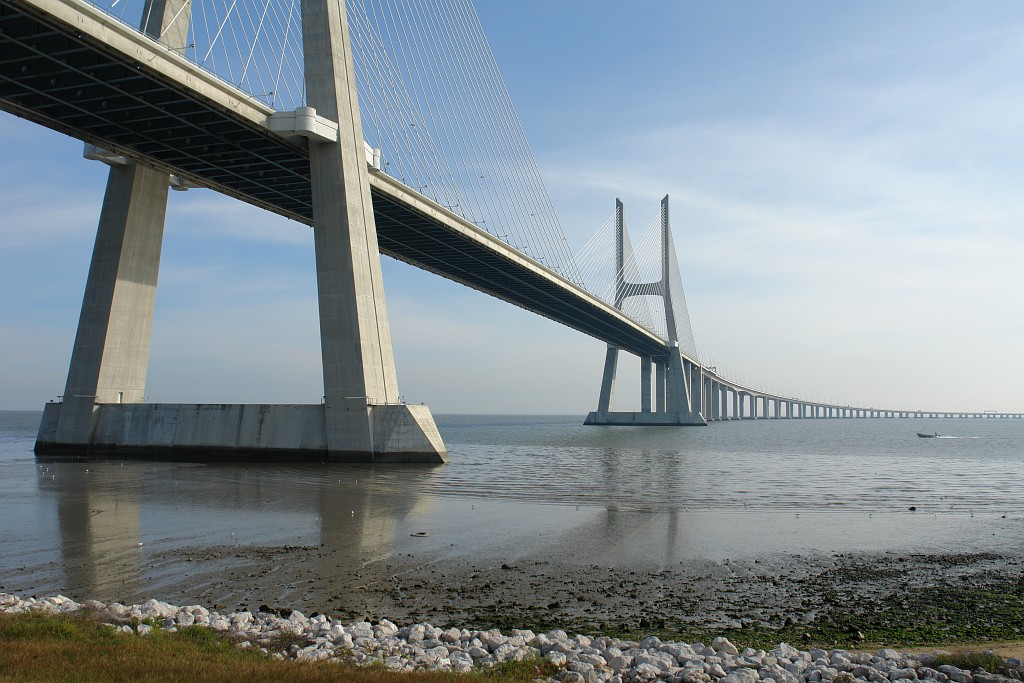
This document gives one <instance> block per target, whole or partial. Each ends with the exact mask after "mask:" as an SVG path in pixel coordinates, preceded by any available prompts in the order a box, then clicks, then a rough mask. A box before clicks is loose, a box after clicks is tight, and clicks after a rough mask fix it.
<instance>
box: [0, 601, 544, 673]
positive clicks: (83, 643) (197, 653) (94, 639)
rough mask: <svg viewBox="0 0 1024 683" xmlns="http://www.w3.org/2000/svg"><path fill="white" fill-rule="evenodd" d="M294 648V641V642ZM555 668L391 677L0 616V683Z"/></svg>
mask: <svg viewBox="0 0 1024 683" xmlns="http://www.w3.org/2000/svg"><path fill="white" fill-rule="evenodd" d="M295 644H299V643H295ZM556 672H557V669H555V668H553V667H552V666H551V665H550V664H548V663H547V662H545V661H543V660H540V659H537V660H530V661H524V662H506V663H503V664H499V665H498V666H496V667H494V668H492V669H490V670H487V671H483V672H476V673H473V674H456V673H446V672H416V673H395V672H390V671H387V670H386V669H384V668H383V667H382V666H377V667H365V668H358V667H355V666H353V665H351V664H344V663H337V662H294V661H288V660H285V661H280V660H275V659H273V658H271V657H269V656H267V655H265V654H263V653H262V652H259V651H258V650H242V649H239V648H238V647H237V646H236V644H235V642H234V641H232V640H231V639H230V638H229V637H227V636H226V635H224V634H221V633H217V632H215V631H212V630H210V629H207V628H204V627H201V626H190V627H183V628H179V629H178V631H177V632H176V633H167V632H164V631H161V630H160V629H155V630H154V631H153V632H152V634H151V635H150V636H147V637H140V636H136V635H132V634H126V633H120V632H118V631H115V630H114V629H111V628H110V627H108V626H104V625H103V624H101V623H100V622H98V621H95V620H94V619H92V618H90V617H88V616H78V615H73V616H66V615H47V614H43V613H38V612H35V613H28V614H0V681H45V682H60V683H70V682H76V681H90V682H97V683H105V682H107V681H110V682H113V681H256V682H259V681H268V682H269V681H286V682H288V681H301V682H306V681H309V682H320V681H349V682H352V683H442V682H445V681H469V682H470V683H472V682H473V681H487V682H494V683H520V682H526V681H531V680H532V679H534V678H536V677H537V676H540V675H553V674H554V673H556Z"/></svg>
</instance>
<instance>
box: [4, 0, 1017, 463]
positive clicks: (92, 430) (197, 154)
mask: <svg viewBox="0 0 1024 683" xmlns="http://www.w3.org/2000/svg"><path fill="white" fill-rule="evenodd" d="M354 2H355V6H356V10H357V12H363V14H357V16H356V17H355V19H359V17H363V19H361V20H362V21H365V17H366V15H365V8H364V7H363V6H362V4H361V2H359V1H358V0H350V2H349V3H348V4H349V5H350V6H351V5H353V3H354ZM233 6H234V5H232V7H233ZM291 6H292V7H299V6H301V7H300V9H301V26H302V28H301V35H302V41H301V42H302V46H301V50H302V53H303V57H304V60H303V61H304V64H303V69H302V77H303V84H302V85H303V88H304V91H305V97H304V98H303V99H302V101H298V102H295V103H294V104H298V105H300V106H296V107H294V108H291V109H287V110H281V109H278V108H276V107H275V106H272V105H271V104H270V103H268V102H266V101H264V100H265V99H266V98H265V97H264V98H262V99H261V98H260V97H258V96H255V95H253V94H252V93H251V92H247V91H246V90H244V89H243V88H240V87H238V86H237V85H233V84H232V83H230V82H229V81H228V80H226V79H225V78H222V77H220V76H218V75H215V74H214V73H211V72H210V71H209V70H208V69H206V68H204V67H203V66H200V65H199V64H197V63H196V61H195V60H193V59H189V58H187V57H186V56H185V54H184V53H183V52H184V51H183V49H182V48H180V47H178V46H180V45H186V44H188V41H189V40H193V41H194V39H195V30H196V29H195V23H196V20H195V18H194V17H193V18H192V20H191V21H188V18H189V17H190V15H191V14H194V12H195V9H194V8H192V6H191V2H190V1H189V0H147V2H146V3H145V6H144V8H143V11H142V19H141V21H140V28H138V29H136V28H135V27H134V26H132V25H129V24H128V23H125V22H124V21H122V20H120V19H118V18H117V17H114V16H112V15H111V14H110V13H108V12H106V11H104V10H103V9H101V8H99V7H97V6H95V5H93V4H90V3H89V2H84V1H83V0H2V1H0V108H2V109H4V110H6V111H8V112H11V113H13V114H16V115H18V116H21V117H24V118H26V119H29V120H32V121H34V122H37V123H39V124H41V125H44V126H46V127H48V128H51V129H53V130H56V131H60V132H62V133H65V134H68V135H70V136H73V137H76V138H78V139H80V140H82V141H84V142H85V143H87V147H88V150H89V156H91V157H93V158H97V159H100V160H103V161H105V162H107V163H108V164H110V165H111V172H110V173H111V175H110V181H109V183H108V188H107V195H106V198H105V200H104V208H103V213H102V214H101V217H100V227H99V231H98V235H97V242H96V248H95V251H94V254H93V262H92V266H91V268H90V274H89V281H88V283H87V289H86V295H85V301H84V303H83V309H82V317H81V320H80V323H79V330H78V335H77V337H76V342H75V349H74V352H73V356H72V362H71V368H70V370H69V377H68V384H67V387H66V388H65V392H64V394H63V397H62V399H63V400H62V402H60V403H54V404H49V405H48V406H47V409H46V413H45V415H44V419H43V424H42V425H41V427H40V437H39V442H38V443H37V452H39V453H41V454H45V453H49V454H68V453H70V454H81V453H83V452H84V453H92V454H102V453H107V452H116V453H124V452H128V451H131V452H140V453H151V454H154V455H157V456H160V457H164V456H167V455H171V456H173V457H198V458H205V457H212V456H215V455H218V454H219V455H221V456H224V455H229V456H232V457H236V456H237V457H242V456H245V457H252V456H254V455H255V456H265V457H282V456H285V455H288V456H296V457H325V458H330V459H336V460H370V461H379V460H426V461H438V460H443V459H444V458H445V449H444V446H443V443H442V441H441V439H440V436H439V435H438V434H437V430H436V427H434V424H433V419H432V417H431V416H430V413H429V410H427V409H426V408H425V407H423V406H405V405H403V404H400V403H399V402H398V392H397V378H396V376H395V371H394V365H393V359H392V357H391V341H390V331H389V329H388V325H387V318H386V304H385V302H384V298H383V289H382V284H381V275H380V265H379V257H378V256H377V253H376V252H377V251H378V250H379V252H381V253H384V254H387V255H390V256H393V257H395V258H397V259H400V260H402V261H405V262H407V263H410V264H412V265H415V266H417V267H420V268H423V269H425V270H428V271H431V272H433V273H436V274H438V275H441V276H443V277H446V278H449V279H451V280H454V281H456V282H459V283H461V284H464V285H466V286H469V287H472V288H474V289H477V290H480V291H482V292H485V293H487V294H490V295H491V296H495V297H497V298H499V299H502V300H505V301H507V302H509V303H512V304H514V305H516V306H520V307H522V308H524V309H527V310H529V311H532V312H534V313H537V314H539V315H543V316H545V317H547V318H550V319H552V320H554V321H557V322H559V323H562V324H564V325H567V326H569V327H571V328H574V329H576V330H579V331H580V332H583V333H585V334H587V335H590V336H592V337H595V338H597V339H600V340H602V341H604V342H606V343H607V344H608V353H607V357H606V364H605V374H604V380H603V382H602V389H601V394H600V397H599V400H598V409H597V410H596V411H594V412H593V413H591V414H590V416H588V418H587V421H588V423H590V424H606V425H682V424H706V423H707V422H709V421H718V420H731V419H758V418H869V417H910V416H914V417H922V416H937V415H943V416H954V415H955V416H961V417H968V416H971V417H1021V415H1020V414H992V413H961V412H950V411H936V410H927V411H906V410H894V409H887V408H884V407H879V408H876V407H868V406H860V407H858V406H848V405H836V404H827V403H821V402H815V401H807V400H801V399H799V398H796V397H787V396H781V395H775V394H771V393H766V392H763V391H758V390H755V389H753V388H751V387H747V386H744V385H742V384H740V383H738V382H735V381H732V380H730V379H729V378H727V377H724V376H721V375H720V374H718V372H717V370H715V369H714V368H710V367H706V366H705V365H703V364H702V363H701V362H700V361H699V360H698V358H697V353H696V349H695V347H694V344H693V338H692V332H691V330H690V323H689V319H688V314H687V312H686V308H685V299H684V297H683V295H682V288H681V278H680V275H679V272H678V264H676V262H675V249H674V245H673V243H672V237H671V226H670V220H669V206H668V198H667V197H666V198H665V200H663V202H662V210H661V218H660V222H661V226H660V227H661V230H660V238H661V244H660V247H661V248H660V266H661V268H660V270H661V277H660V279H658V280H655V281H650V282H636V281H633V280H631V279H630V276H629V268H628V265H629V261H630V258H631V253H630V249H629V248H628V236H626V231H625V225H624V221H623V220H622V207H621V205H619V206H618V207H617V214H616V233H615V238H614V241H613V242H612V243H610V244H609V245H608V247H609V249H611V250H613V251H614V252H615V255H614V259H615V264H614V265H615V276H614V282H613V285H612V288H611V295H610V296H602V295H601V293H599V292H595V291H594V288H593V287H588V286H587V283H585V282H584V281H583V279H582V278H581V276H580V273H579V270H578V268H576V267H575V265H574V264H573V263H572V262H571V261H570V262H566V261H565V260H564V259H563V260H558V259H556V258H546V257H545V256H544V255H540V254H539V253H537V250H536V249H534V250H533V251H532V252H531V249H530V245H528V244H525V243H516V240H515V239H510V238H509V236H508V235H507V234H505V235H502V234H498V232H497V231H495V230H487V229H484V227H482V226H483V223H484V221H482V220H478V219H477V217H476V216H475V214H473V213H472V212H467V211H466V210H465V209H463V210H459V209H458V206H459V204H458V203H457V202H455V201H452V200H450V199H448V200H446V199H445V198H444V197H442V196H438V195H435V196H434V197H430V196H427V194H425V193H424V192H423V191H422V190H423V189H424V187H425V186H418V185H416V183H417V181H416V180H411V181H407V182H403V181H402V179H401V178H400V177H397V176H399V175H400V174H399V173H397V172H395V167H394V166H390V165H389V162H388V161H383V162H382V152H381V150H380V149H375V148H373V147H372V146H371V145H369V144H367V142H366V138H365V136H364V129H363V126H362V121H361V117H360V103H359V102H360V100H359V98H361V97H365V96H366V94H367V93H366V91H365V90H364V92H360V93H359V94H358V95H357V92H356V90H357V88H356V82H357V81H358V80H359V79H358V73H357V71H356V65H355V63H354V62H355V61H356V59H355V58H354V56H353V55H354V54H356V53H355V52H354V47H353V45H357V44H358V43H359V38H358V37H353V30H354V29H353V28H352V26H353V24H354V23H355V22H354V19H353V16H352V8H351V7H350V8H349V9H348V10H346V6H345V3H342V2H338V1H337V0H302V1H301V3H298V2H297V0H296V1H293V2H292V3H291ZM268 7H269V3H268ZM227 21H228V19H227V18H225V19H224V23H222V24H221V26H220V30H219V31H218V34H217V35H218V36H219V35H220V33H221V32H222V31H223V30H224V27H225V26H226V25H227ZM288 21H289V24H288V25H289V27H290V26H291V25H292V23H293V18H292V17H291V16H290V15H289V20H288ZM294 23H295V25H296V26H297V25H298V24H299V23H300V22H299V21H298V18H295V19H294ZM190 31H191V33H190ZM194 46H195V42H192V43H191V45H190V47H194ZM287 49H288V48H287V46H285V48H283V50H287ZM292 49H293V50H294V48H292ZM254 51H255V50H251V51H250V57H251V55H252V53H253V52H254ZM211 52H212V48H211ZM285 55H286V52H285V51H282V60H281V63H282V64H283V63H284V57H285ZM366 59H367V58H366V57H363V60H364V61H365V60H366ZM246 66H248V62H247V63H246ZM364 107H365V105H364ZM385 108H386V107H385ZM424 153H425V154H426V153H429V150H427V151H426V152H424ZM383 158H384V159H386V158H387V151H386V150H385V152H384V157H383ZM396 165H397V164H396ZM480 177H481V178H482V177H483V175H481V176H480ZM168 186H173V187H176V188H180V189H184V188H188V187H205V188H210V189H213V190H216V191H218V192H221V193H224V194H227V195H229V196H232V197H235V198H237V199H240V200H242V201H245V202H248V203H250V204H253V205H256V206H259V207H262V208H264V209H267V210H269V211H273V212H275V213H278V214H280V215H283V216H286V217H288V218H291V219H293V220H295V221H298V222H300V223H303V224H306V225H309V226H311V227H312V228H313V230H314V239H315V246H316V253H317V275H318V291H319V300H320V316H321V342H322V352H323V362H324V382H325V391H324V401H323V403H322V404H321V405H311V406H209V405H166V404H145V403H142V397H143V396H144V384H145V373H146V362H147V360H148V348H149V335H150V331H151V326H152V315H153V313H152V308H153V298H154V293H155V288H156V274H157V271H158V267H159V251H160V243H161V239H162V230H163V213H164V210H165V206H166V201H167V194H168V193H167V188H168ZM445 196H447V195H445ZM449 202H451V203H449ZM527 210H528V209H527ZM524 213H525V211H524ZM530 215H533V214H530ZM559 234H560V233H559ZM563 239H564V238H563ZM556 241H557V235H556ZM527 252H531V253H527ZM556 252H557V249H556ZM546 253H547V256H548V257H551V256H552V252H550V251H548V252H546ZM555 255H556V256H557V254H555ZM630 298H644V299H647V300H651V299H654V300H656V301H657V302H659V306H658V308H659V310H660V311H661V313H660V314H659V315H663V316H664V318H663V321H661V322H663V324H661V325H660V326H652V325H650V324H649V323H645V322H644V320H638V319H637V317H636V316H635V315H630V314H629V313H628V310H627V309H628V308H629V306H628V300H629V299H630ZM655 327H657V328H658V329H655ZM619 351H625V352H628V353H630V354H633V355H636V356H638V357H639V358H640V359H641V369H642V372H641V385H642V386H641V410H640V411H637V412H629V413H622V412H616V411H614V410H613V409H612V396H613V390H614V386H615V370H616V366H617V358H618V353H619Z"/></svg>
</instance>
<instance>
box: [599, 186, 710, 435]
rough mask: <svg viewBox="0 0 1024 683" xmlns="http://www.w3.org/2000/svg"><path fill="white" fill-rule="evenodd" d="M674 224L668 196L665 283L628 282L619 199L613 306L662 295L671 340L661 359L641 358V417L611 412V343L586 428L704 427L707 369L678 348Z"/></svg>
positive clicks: (614, 364)
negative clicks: (604, 426)
mask: <svg viewBox="0 0 1024 683" xmlns="http://www.w3.org/2000/svg"><path fill="white" fill-rule="evenodd" d="M671 245H672V240H671V225H670V220H669V201H668V195H666V196H665V197H664V198H663V199H662V200H661V279H660V280H658V281H655V282H629V281H627V280H626V267H625V266H626V253H625V211H624V207H623V204H622V202H621V201H620V200H618V199H616V200H615V307H616V308H618V309H620V310H621V309H622V305H623V302H624V301H625V300H626V299H627V298H628V297H633V296H660V297H661V299H662V301H663V303H664V309H665V326H666V329H667V334H668V339H667V340H666V341H667V344H666V347H665V353H664V355H663V356H661V357H658V358H654V357H651V356H643V357H641V359H640V412H622V411H613V410H612V409H611V408H612V398H613V395H614V393H615V374H616V370H617V368H618V356H619V351H620V349H619V348H618V347H616V346H613V345H611V344H609V345H608V350H607V352H606V354H605V363H604V375H603V378H602V380H601V394H600V396H599V398H598V405H597V410H595V411H593V412H591V413H590V414H589V415H587V418H586V420H585V421H584V424H587V425H633V426H657V425H705V424H707V422H706V420H705V419H704V415H703V404H704V397H703V391H702V390H701V389H700V387H702V386H703V383H704V382H703V369H702V368H701V367H700V366H699V365H697V364H695V363H693V362H692V361H690V360H689V359H687V358H686V357H685V356H684V355H683V354H682V352H681V350H680V348H679V327H678V323H679V321H677V320H676V314H675V309H674V308H673V305H672V287H671V277H672V275H673V259H672V254H671V249H672V246H671ZM652 369H653V371H654V375H655V382H654V401H653V406H652V401H651V388H652V387H651V371H652Z"/></svg>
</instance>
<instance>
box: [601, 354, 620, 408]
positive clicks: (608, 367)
mask: <svg viewBox="0 0 1024 683" xmlns="http://www.w3.org/2000/svg"><path fill="white" fill-rule="evenodd" d="M618 365H619V350H618V349H617V348H615V347H614V346H612V345H611V344H609V345H608V350H607V351H606V352H605V355H604V375H602V377H601V395H600V397H598V399H597V412H599V413H607V412H608V411H609V410H611V409H612V396H613V395H614V394H615V370H616V368H617V367H618Z"/></svg>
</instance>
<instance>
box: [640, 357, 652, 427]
mask: <svg viewBox="0 0 1024 683" xmlns="http://www.w3.org/2000/svg"><path fill="white" fill-rule="evenodd" d="M640 412H641V413H649V412H651V357H650V356H641V357H640Z"/></svg>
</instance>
